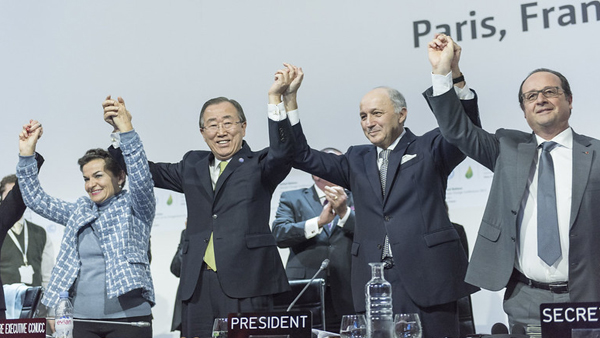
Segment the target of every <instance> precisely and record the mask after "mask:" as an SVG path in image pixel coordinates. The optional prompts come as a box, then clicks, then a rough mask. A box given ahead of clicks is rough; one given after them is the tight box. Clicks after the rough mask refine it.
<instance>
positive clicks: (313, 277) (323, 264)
mask: <svg viewBox="0 0 600 338" xmlns="http://www.w3.org/2000/svg"><path fill="white" fill-rule="evenodd" d="M327 266H329V259H328V258H325V259H324V260H323V262H322V263H321V267H320V268H319V270H317V272H316V273H315V275H314V276H312V278H311V279H310V280H309V281H308V283H306V285H305V286H304V289H302V291H300V293H299V294H298V295H297V296H296V298H294V301H293V302H292V304H290V306H288V308H287V310H285V312H290V310H291V309H292V307H294V305H295V304H296V302H297V301H298V299H300V297H302V295H303V294H304V292H306V289H308V286H309V285H310V283H312V281H313V280H315V278H317V275H318V274H319V273H321V271H323V270H325V269H327Z"/></svg>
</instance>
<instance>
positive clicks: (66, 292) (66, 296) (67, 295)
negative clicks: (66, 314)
mask: <svg viewBox="0 0 600 338" xmlns="http://www.w3.org/2000/svg"><path fill="white" fill-rule="evenodd" d="M59 296H60V298H69V291H62V292H61V293H60V294H59Z"/></svg>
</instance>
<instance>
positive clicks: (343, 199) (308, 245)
mask: <svg viewBox="0 0 600 338" xmlns="http://www.w3.org/2000/svg"><path fill="white" fill-rule="evenodd" d="M322 151H324V152H328V153H332V154H336V155H341V154H342V153H341V152H340V151H339V150H337V149H334V148H325V149H323V150H322ZM313 180H314V182H315V184H314V185H313V186H311V187H309V188H303V189H298V190H292V191H286V192H283V193H282V194H281V198H280V199H279V207H278V208H277V214H276V216H275V221H274V222H273V234H274V235H275V239H276V240H277V245H278V246H279V247H280V248H289V249H290V254H289V256H288V261H287V264H286V267H285V271H286V274H287V276H288V279H290V280H296V279H307V278H312V276H314V274H315V273H317V271H318V270H319V268H320V266H321V263H322V262H323V260H325V259H329V265H328V267H327V269H326V270H324V271H322V272H321V273H320V275H319V277H321V278H325V281H326V285H327V286H326V289H325V319H326V323H325V327H326V328H327V331H330V332H339V330H340V324H341V319H342V315H347V314H353V313H354V305H353V304H352V291H351V289H350V261H351V260H350V257H351V255H350V248H351V247H352V237H353V234H354V210H353V209H354V202H353V201H352V195H351V194H350V193H349V192H348V193H346V192H345V191H344V189H343V188H342V187H339V186H336V185H334V184H332V183H330V182H328V181H326V180H324V179H322V178H320V177H316V176H313Z"/></svg>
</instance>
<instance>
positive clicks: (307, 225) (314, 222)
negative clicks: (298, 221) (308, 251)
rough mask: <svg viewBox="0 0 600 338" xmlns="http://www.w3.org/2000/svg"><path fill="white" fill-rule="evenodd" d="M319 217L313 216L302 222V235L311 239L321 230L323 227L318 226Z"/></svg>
mask: <svg viewBox="0 0 600 338" xmlns="http://www.w3.org/2000/svg"><path fill="white" fill-rule="evenodd" d="M318 222H319V217H314V218H311V219H309V220H307V221H306V222H304V237H306V239H311V238H313V237H315V236H316V235H318V234H320V233H321V231H323V228H319V223H318Z"/></svg>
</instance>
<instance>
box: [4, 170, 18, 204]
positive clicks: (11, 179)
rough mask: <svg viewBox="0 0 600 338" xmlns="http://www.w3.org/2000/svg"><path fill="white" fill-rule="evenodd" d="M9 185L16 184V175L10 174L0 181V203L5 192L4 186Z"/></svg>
mask: <svg viewBox="0 0 600 338" xmlns="http://www.w3.org/2000/svg"><path fill="white" fill-rule="evenodd" d="M10 183H17V175H15V174H10V175H7V176H4V178H3V179H2V181H0V201H2V195H4V190H6V185H7V184H10Z"/></svg>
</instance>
